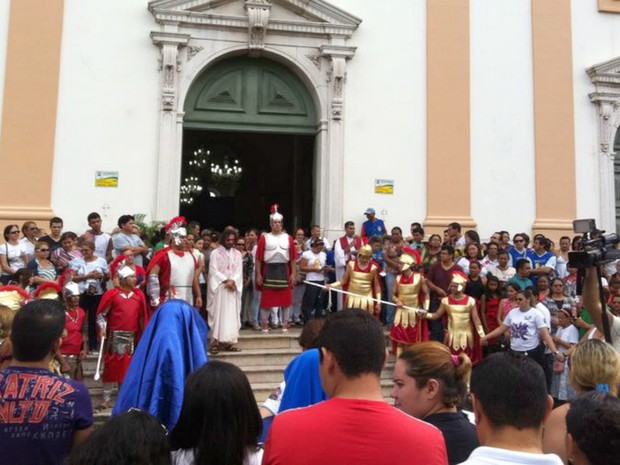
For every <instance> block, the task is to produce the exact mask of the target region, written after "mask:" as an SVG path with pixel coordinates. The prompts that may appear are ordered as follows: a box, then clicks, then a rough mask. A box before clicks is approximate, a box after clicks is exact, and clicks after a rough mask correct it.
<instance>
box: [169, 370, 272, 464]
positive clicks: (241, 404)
mask: <svg viewBox="0 0 620 465" xmlns="http://www.w3.org/2000/svg"><path fill="white" fill-rule="evenodd" d="M260 432H261V417H260V414H259V412H258V407H257V405H256V400H255V399H254V394H253V393H252V388H251V387H250V383H249V381H248V378H247V377H246V376H245V374H244V373H243V372H242V371H241V369H240V368H238V367H237V366H235V365H233V364H231V363H227V362H220V361H217V360H214V361H212V362H209V363H207V364H206V365H205V366H204V367H202V368H200V369H199V370H198V371H196V372H194V373H192V374H191V375H190V376H189V377H188V378H187V382H186V383H185V393H184V396H183V406H182V407H181V415H180V417H179V421H178V422H177V424H176V426H175V427H174V429H173V430H172V433H171V434H170V445H171V448H172V450H173V452H172V458H173V463H174V464H175V465H259V464H260V462H261V460H262V456H263V450H262V449H261V448H260V447H259V446H258V437H259V435H260Z"/></svg>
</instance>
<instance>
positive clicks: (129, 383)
mask: <svg viewBox="0 0 620 465" xmlns="http://www.w3.org/2000/svg"><path fill="white" fill-rule="evenodd" d="M206 344H207V325H206V323H205V322H204V320H203V318H202V317H201V316H200V314H199V313H198V311H197V310H196V309H195V308H193V307H192V306H190V305H189V304H188V303H187V302H185V301H183V300H170V301H168V302H166V303H165V304H163V305H162V306H161V307H160V308H159V309H158V310H157V311H156V312H155V314H154V315H153V316H152V317H151V320H150V321H149V324H148V326H147V327H146V330H145V331H144V334H143V335H142V338H141V339H140V342H139V343H138V346H137V347H136V351H135V353H134V356H133V359H132V360H131V364H130V365H129V370H128V371H127V375H126V376H125V381H124V382H123V385H122V388H121V391H120V393H119V395H118V399H117V401H116V403H115V405H114V409H113V411H112V415H118V414H119V413H123V412H126V411H127V410H128V409H129V408H130V407H135V408H138V409H140V410H143V411H146V412H149V413H150V414H151V415H153V416H154V417H156V418H158V419H159V421H160V422H161V423H162V424H163V425H164V426H165V427H166V428H168V430H169V431H170V430H171V429H172V428H173V427H174V425H175V424H176V422H177V420H178V418H179V414H180V413H181V405H182V404H183V388H184V386H185V379H186V378H187V376H188V375H189V374H190V373H192V372H193V371H195V370H197V369H198V368H200V367H201V366H203V365H204V364H205V363H207V350H206Z"/></svg>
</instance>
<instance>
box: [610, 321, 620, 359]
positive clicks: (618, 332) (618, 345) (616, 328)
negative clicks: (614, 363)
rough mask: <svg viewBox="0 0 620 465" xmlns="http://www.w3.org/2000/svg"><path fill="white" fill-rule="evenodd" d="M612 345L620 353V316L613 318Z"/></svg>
mask: <svg viewBox="0 0 620 465" xmlns="http://www.w3.org/2000/svg"><path fill="white" fill-rule="evenodd" d="M611 345H612V346H614V349H616V352H618V353H619V354H620V317H617V316H614V317H613V318H612V319H611Z"/></svg>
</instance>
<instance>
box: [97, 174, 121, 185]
mask: <svg viewBox="0 0 620 465" xmlns="http://www.w3.org/2000/svg"><path fill="white" fill-rule="evenodd" d="M95 187H118V171H96V172H95Z"/></svg>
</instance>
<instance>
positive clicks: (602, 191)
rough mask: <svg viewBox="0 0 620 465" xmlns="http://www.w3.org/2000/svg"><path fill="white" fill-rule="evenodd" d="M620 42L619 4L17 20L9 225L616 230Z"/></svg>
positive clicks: (317, 5) (488, 3)
mask: <svg viewBox="0 0 620 465" xmlns="http://www.w3.org/2000/svg"><path fill="white" fill-rule="evenodd" d="M617 31H620V1H617V0H572V1H570V0H387V1H384V2H376V1H371V0H331V1H330V2H327V1H323V0H245V1H244V0H151V1H146V0H144V1H140V0H136V1H131V2H128V1H126V0H105V1H101V0H99V1H96V0H89V1H82V0H64V1H63V0H46V1H45V2H40V1H37V0H11V1H8V0H7V1H6V2H2V4H1V5H0V99H1V100H0V101H1V103H2V105H1V108H2V111H1V113H0V118H1V119H0V123H1V125H0V173H2V181H1V182H0V193H1V194H2V195H1V196H0V222H1V223H2V224H7V223H9V222H18V223H20V222H22V221H24V220H29V219H34V220H36V221H39V222H43V223H44V222H45V221H46V220H47V219H49V218H51V217H52V216H55V215H57V216H60V217H62V218H63V219H64V220H65V225H66V227H65V229H67V230H70V229H72V230H76V231H81V230H83V229H85V228H86V216H87V215H88V213H90V212H91V211H98V212H99V213H100V214H101V215H102V216H103V218H104V223H105V224H106V225H107V226H108V227H109V228H111V227H112V224H113V223H115V221H116V218H118V217H119V216H120V215H122V214H126V213H144V214H146V215H147V218H148V219H150V220H166V219H169V218H170V217H172V216H174V215H176V214H178V213H179V212H181V213H184V212H197V211H199V210H200V209H201V208H202V209H203V211H206V210H205V209H207V210H208V211H210V212H213V213H211V214H213V215H215V214H216V213H215V212H219V213H217V214H219V215H228V216H226V220H225V221H226V222H230V223H234V224H239V225H243V226H249V225H252V224H255V225H258V226H261V224H256V223H257V222H258V221H259V220H257V218H261V219H264V220H266V218H267V207H268V205H269V204H270V203H272V202H277V203H279V204H280V205H281V206H282V209H283V213H284V214H285V218H286V219H285V221H288V222H289V223H288V225H287V226H288V227H289V228H292V227H294V226H297V225H301V226H306V227H307V226H309V225H310V224H314V223H317V224H319V225H321V226H322V227H323V228H324V229H325V235H327V237H329V238H331V239H335V238H336V237H337V236H338V235H339V234H340V231H342V229H343V224H344V222H345V221H347V220H354V221H356V222H357V223H358V224H361V222H362V221H363V220H364V217H363V212H364V210H365V209H366V208H367V207H373V208H375V210H376V211H377V216H378V217H381V218H383V219H384V220H385V222H386V224H387V225H388V227H391V226H396V225H398V226H401V227H403V229H408V225H409V224H410V223H411V222H413V221H420V222H422V223H423V224H424V225H425V226H426V227H427V229H428V231H429V232H431V231H433V232H435V231H441V230H443V229H444V228H445V227H446V225H447V224H448V223H449V222H452V221H458V222H460V223H461V224H462V225H463V226H464V227H465V228H477V229H478V230H479V232H480V234H481V236H482V237H483V238H485V237H489V236H490V235H491V234H492V233H493V232H494V231H496V230H499V229H507V230H509V231H510V232H512V233H514V232H517V231H525V232H528V233H530V232H532V233H537V232H542V233H544V234H547V235H549V236H550V237H553V238H556V239H557V237H559V236H560V235H564V234H570V233H571V232H572V220H573V219H575V218H579V217H591V218H595V219H596V220H597V223H598V225H599V227H602V229H606V230H607V231H615V230H616V224H617V221H618V220H617V218H618V217H619V213H618V212H619V211H620V201H618V200H617V199H618V197H620V183H618V182H617V180H618V179H620V177H619V175H618V174H616V173H617V172H620V168H619V167H618V166H619V165H618V164H617V162H616V161H615V158H614V154H615V150H616V148H620V147H619V145H620V144H619V143H618V140H620V139H619V138H617V137H616V133H617V128H618V126H619V125H620V34H618V32H617ZM203 165H204V166H203ZM278 186H280V187H278ZM201 202H203V203H201ZM202 206H204V208H203V207H202ZM190 207H191V208H193V209H194V210H188V208H190ZM209 209H211V210H209ZM250 211H251V212H250ZM231 212H232V213H231ZM188 216H191V215H188ZM201 222H202V223H203V225H207V224H208V222H209V218H208V216H207V217H206V219H204V220H201ZM224 224H226V223H224Z"/></svg>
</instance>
